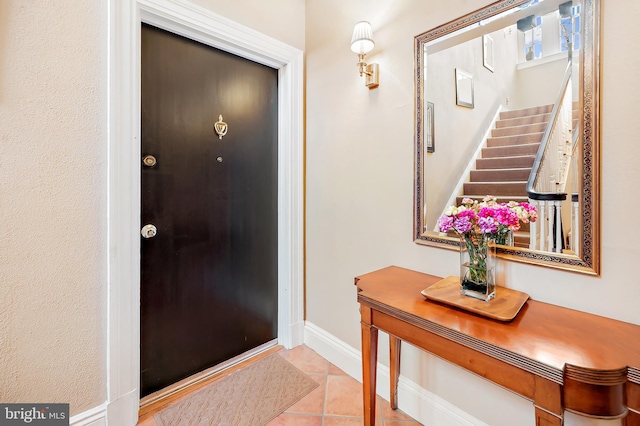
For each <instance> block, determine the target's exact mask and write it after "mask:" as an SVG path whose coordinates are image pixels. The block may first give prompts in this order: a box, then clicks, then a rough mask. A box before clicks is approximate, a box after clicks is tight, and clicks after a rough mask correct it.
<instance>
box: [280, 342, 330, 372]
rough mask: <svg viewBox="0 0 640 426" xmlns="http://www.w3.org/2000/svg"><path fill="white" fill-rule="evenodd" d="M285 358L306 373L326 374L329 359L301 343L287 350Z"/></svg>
mask: <svg viewBox="0 0 640 426" xmlns="http://www.w3.org/2000/svg"><path fill="white" fill-rule="evenodd" d="M285 359H286V360H287V361H289V362H290V363H291V364H293V365H295V366H296V367H297V368H298V369H299V370H301V371H304V372H305V373H307V374H327V371H328V369H329V361H327V360H326V359H324V358H323V357H321V356H320V355H318V354H317V353H316V352H315V351H314V350H312V349H309V348H308V347H306V346H304V345H301V346H296V347H295V348H293V349H291V350H289V351H287V353H286V355H285Z"/></svg>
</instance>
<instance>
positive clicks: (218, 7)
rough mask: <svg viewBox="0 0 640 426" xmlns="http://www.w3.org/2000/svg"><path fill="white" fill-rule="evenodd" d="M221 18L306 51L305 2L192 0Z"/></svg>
mask: <svg viewBox="0 0 640 426" xmlns="http://www.w3.org/2000/svg"><path fill="white" fill-rule="evenodd" d="M191 1H192V3H194V4H197V5H198V6H202V7H204V8H206V9H209V10H211V11H213V12H215V13H217V14H218V15H222V16H224V17H226V18H229V19H231V20H233V21H235V22H237V23H239V24H242V25H245V26H247V27H250V28H252V29H254V30H256V31H260V32H261V33H263V34H265V35H268V36H269V37H273V38H275V39H278V40H280V41H282V42H284V43H287V44H288V45H290V46H293V47H296V48H298V49H300V50H304V11H305V2H304V0H270V1H256V0H233V1H229V0H191Z"/></svg>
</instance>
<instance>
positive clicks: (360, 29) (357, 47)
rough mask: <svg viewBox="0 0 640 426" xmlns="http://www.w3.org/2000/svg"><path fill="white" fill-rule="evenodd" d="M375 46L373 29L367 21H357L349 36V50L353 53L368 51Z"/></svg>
mask: <svg viewBox="0 0 640 426" xmlns="http://www.w3.org/2000/svg"><path fill="white" fill-rule="evenodd" d="M374 46H375V43H374V42H373V30H372V29H371V24H370V23H369V22H367V21H361V22H358V23H357V24H356V26H355V28H354V29H353V36H352V37H351V50H352V51H353V52H354V53H358V54H361V53H365V54H366V53H369V52H371V50H372V49H373V47H374Z"/></svg>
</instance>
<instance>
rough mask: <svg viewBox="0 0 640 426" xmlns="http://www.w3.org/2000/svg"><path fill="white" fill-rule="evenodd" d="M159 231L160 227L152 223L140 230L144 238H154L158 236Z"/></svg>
mask: <svg viewBox="0 0 640 426" xmlns="http://www.w3.org/2000/svg"><path fill="white" fill-rule="evenodd" d="M157 233H158V228H156V227H155V226H154V225H152V224H150V223H149V224H147V225H145V226H143V227H142V229H141V230H140V234H141V235H142V236H143V237H144V238H153V237H155V236H156V234H157Z"/></svg>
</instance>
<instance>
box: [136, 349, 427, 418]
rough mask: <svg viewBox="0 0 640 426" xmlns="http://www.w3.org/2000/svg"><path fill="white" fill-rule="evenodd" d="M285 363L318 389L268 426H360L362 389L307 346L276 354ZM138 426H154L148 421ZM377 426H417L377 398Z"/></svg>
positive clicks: (356, 382) (404, 415)
mask: <svg viewBox="0 0 640 426" xmlns="http://www.w3.org/2000/svg"><path fill="white" fill-rule="evenodd" d="M278 353H279V354H280V355H281V356H283V357H284V358H285V359H286V360H287V361H289V362H290V363H292V364H293V365H295V366H296V367H297V368H298V369H299V370H301V371H303V372H305V373H306V374H308V375H309V376H310V377H312V378H313V379H314V380H316V381H317V382H318V384H319V386H318V387H317V388H316V389H315V390H313V391H312V392H311V393H310V394H308V395H307V396H305V397H304V398H302V399H301V400H300V401H298V402H297V403H296V404H294V405H293V406H291V407H290V408H289V409H287V410H286V411H285V412H284V413H282V414H281V415H280V416H278V417H277V418H275V419H274V420H272V421H271V422H270V423H269V424H268V425H267V426H352V425H353V426H356V425H358V426H361V425H362V424H363V417H362V385H361V384H360V382H358V381H356V380H354V379H353V378H351V376H348V375H347V374H346V373H345V372H343V371H342V370H340V369H339V368H337V367H336V366H335V365H333V364H331V363H330V362H329V361H327V360H326V359H324V358H323V357H321V356H320V355H318V354H317V353H316V352H314V351H313V350H312V349H310V348H308V347H307V346H304V345H303V346H298V347H296V348H293V349H291V350H284V349H283V350H281V351H280V352H278ZM138 425H139V426H156V423H155V421H154V420H153V417H147V418H145V419H144V420H143V421H140V422H139V423H138ZM376 426H420V423H418V422H416V421H415V420H413V419H412V418H411V417H409V416H407V415H406V414H404V413H403V412H401V411H400V410H392V409H391V408H390V407H389V403H388V402H387V401H385V400H383V399H382V398H380V397H378V400H377V402H376Z"/></svg>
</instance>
